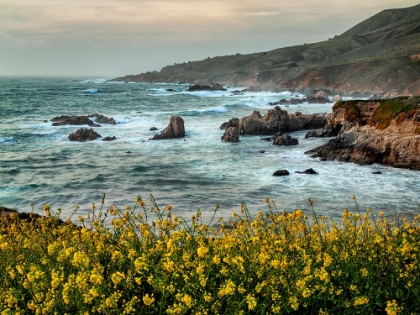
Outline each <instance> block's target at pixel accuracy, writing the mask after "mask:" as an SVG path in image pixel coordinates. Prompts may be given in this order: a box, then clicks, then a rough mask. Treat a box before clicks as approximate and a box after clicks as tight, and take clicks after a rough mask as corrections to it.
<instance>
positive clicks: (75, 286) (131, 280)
mask: <svg viewBox="0 0 420 315" xmlns="http://www.w3.org/2000/svg"><path fill="white" fill-rule="evenodd" d="M354 199H355V198H354ZM101 204H102V205H101V207H100V209H99V210H98V209H96V207H95V205H93V206H92V211H91V212H90V213H89V214H88V215H87V216H80V217H79V224H78V225H74V224H73V223H72V222H71V221H70V219H69V220H68V221H67V222H66V223H64V222H63V221H60V220H58V218H59V212H54V211H53V210H52V209H50V207H49V206H48V205H46V206H44V210H45V212H46V214H47V216H46V217H41V218H39V219H36V220H21V219H19V218H18V217H17V216H15V215H12V217H11V218H9V219H1V220H0V250H1V251H0V283H1V285H0V305H1V306H2V309H1V310H2V314H16V313H21V314H23V313H25V314H26V313H29V314H47V313H48V314H49V313H56V314H65V313H67V314H74V313H80V314H81V313H87V312H92V313H104V314H164V313H166V314H267V313H273V314H386V313H387V314H399V313H401V314H410V313H419V312H420V307H419V304H418V301H419V300H420V261H419V250H420V246H419V245H420V226H419V222H420V221H419V220H420V217H416V218H413V219H412V220H408V219H407V218H404V217H399V216H397V217H394V218H388V217H386V216H385V215H384V213H379V214H378V216H375V215H374V214H373V212H372V211H371V210H370V209H367V211H366V212H364V213H361V212H360V211H359V209H358V207H357V203H356V209H357V211H356V212H355V213H353V212H350V211H348V210H344V211H343V213H342V219H341V220H340V221H339V222H335V221H334V220H332V219H331V218H328V217H327V216H320V217H318V216H316V214H315V212H314V211H313V208H312V201H310V200H309V204H310V208H311V210H312V212H311V213H310V214H305V213H304V212H303V211H301V210H295V211H293V212H286V211H279V210H277V208H276V205H275V203H274V202H271V201H270V200H268V199H266V204H267V210H266V211H264V212H263V211H261V210H259V211H258V212H257V214H256V217H252V216H251V214H250V212H249V211H248V209H247V207H246V206H245V205H244V204H242V205H241V206H240V208H239V209H238V213H232V217H231V218H229V219H223V218H220V219H218V220H217V222H214V220H215V219H216V214H217V209H218V207H217V206H216V209H215V212H214V216H213V218H212V220H211V221H210V222H208V223H204V222H203V221H202V216H201V212H200V211H197V212H196V213H195V215H193V216H192V217H191V218H190V220H188V221H187V220H186V219H184V218H181V217H178V216H176V215H175V214H174V211H173V210H172V207H171V206H167V207H165V208H163V209H161V208H159V206H158V205H157V204H156V202H155V200H154V199H153V197H152V196H151V199H150V203H149V204H148V205H147V204H146V202H145V201H144V200H142V199H141V198H140V197H139V198H137V200H136V203H135V205H134V206H133V207H130V206H127V207H126V208H125V210H122V209H119V208H118V207H116V206H115V205H111V206H109V208H108V209H104V206H103V205H104V199H102V201H101ZM152 220H153V221H152ZM107 222H108V223H107Z"/></svg>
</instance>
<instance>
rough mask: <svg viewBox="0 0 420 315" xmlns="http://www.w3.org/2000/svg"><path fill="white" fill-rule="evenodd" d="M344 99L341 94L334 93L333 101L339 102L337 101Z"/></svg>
mask: <svg viewBox="0 0 420 315" xmlns="http://www.w3.org/2000/svg"><path fill="white" fill-rule="evenodd" d="M342 100H343V99H342V98H341V96H340V95H339V94H336V95H334V96H333V98H332V102H333V103H337V102H339V101H342Z"/></svg>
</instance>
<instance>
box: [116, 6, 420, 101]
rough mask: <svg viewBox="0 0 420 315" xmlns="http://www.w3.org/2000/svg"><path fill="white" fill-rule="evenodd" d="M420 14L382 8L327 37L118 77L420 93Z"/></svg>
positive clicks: (358, 93)
mask: <svg viewBox="0 0 420 315" xmlns="http://www.w3.org/2000/svg"><path fill="white" fill-rule="evenodd" d="M419 14H420V4H418V5H415V6H412V7H408V8H398V9H389V10H383V11H381V12H379V13H377V14H375V15H374V16H372V17H370V18H368V19H366V20H364V21H362V22H360V23H358V24H357V25H355V26H354V27H352V28H350V29H349V30H347V31H346V32H344V33H343V34H341V35H338V34H337V35H336V36H334V37H333V38H329V39H328V40H327V39H326V40H325V41H322V42H318V43H311V44H307V43H302V45H296V46H291V47H283V48H278V49H274V50H271V51H265V52H256V53H253V54H241V53H236V54H234V55H226V56H215V57H208V58H206V59H204V60H197V61H188V62H187V61H185V62H183V63H176V64H173V65H168V66H166V67H163V68H162V69H161V70H160V71H150V72H146V73H140V74H137V75H126V76H123V77H119V78H115V79H113V80H115V81H124V82H188V83H191V84H196V86H195V88H197V89H203V88H205V89H208V90H212V89H213V87H212V86H211V84H212V82H219V83H221V84H224V85H236V86H243V87H247V88H248V90H249V91H252V90H253V91H255V90H272V91H285V90H287V91H296V92H300V93H303V94H305V95H307V94H308V93H307V92H308V91H309V90H313V89H328V90H329V91H330V92H331V93H332V94H333V95H335V94H340V95H345V96H352V97H362V98H365V97H366V98H369V97H371V96H372V95H376V97H377V98H391V97H396V96H403V95H410V96H412V95H420V27H419ZM216 87H219V88H220V86H216ZM236 93H242V91H239V90H238V91H236ZM317 102H319V100H317ZM279 105H284V104H279Z"/></svg>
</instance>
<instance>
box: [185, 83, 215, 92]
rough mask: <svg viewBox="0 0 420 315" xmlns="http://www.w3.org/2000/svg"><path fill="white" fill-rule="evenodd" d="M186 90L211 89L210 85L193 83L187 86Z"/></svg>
mask: <svg viewBox="0 0 420 315" xmlns="http://www.w3.org/2000/svg"><path fill="white" fill-rule="evenodd" d="M188 91H190V92H194V91H211V86H210V85H202V84H194V85H191V86H189V87H188Z"/></svg>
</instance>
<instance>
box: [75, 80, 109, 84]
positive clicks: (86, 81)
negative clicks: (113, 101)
mask: <svg viewBox="0 0 420 315" xmlns="http://www.w3.org/2000/svg"><path fill="white" fill-rule="evenodd" d="M107 82H108V80H106V79H92V80H91V79H88V80H84V81H81V82H79V83H84V84H86V83H95V84H101V83H107Z"/></svg>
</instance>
